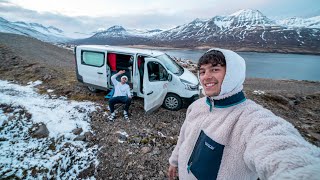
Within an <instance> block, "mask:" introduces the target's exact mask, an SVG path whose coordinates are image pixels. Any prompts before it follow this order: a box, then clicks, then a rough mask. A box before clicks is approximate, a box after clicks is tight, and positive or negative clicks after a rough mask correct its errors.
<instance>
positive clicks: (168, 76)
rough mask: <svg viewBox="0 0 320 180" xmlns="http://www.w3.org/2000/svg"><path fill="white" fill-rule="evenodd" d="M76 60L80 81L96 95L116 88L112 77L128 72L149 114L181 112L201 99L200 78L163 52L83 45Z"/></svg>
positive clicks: (136, 94) (78, 48)
mask: <svg viewBox="0 0 320 180" xmlns="http://www.w3.org/2000/svg"><path fill="white" fill-rule="evenodd" d="M75 58H76V73H77V79H78V80H79V81H80V82H82V83H84V84H85V85H87V86H88V89H89V90H90V91H93V92H95V91H96V90H97V89H100V90H106V91H107V90H109V89H112V88H113V85H112V83H111V79H110V78H111V76H112V75H113V74H115V73H117V72H118V71H119V70H126V73H125V75H126V76H127V77H128V84H129V85H130V87H131V88H132V93H133V95H134V96H138V97H142V98H144V109H145V111H146V112H151V111H152V110H155V109H157V108H158V107H160V106H161V105H163V106H164V107H165V108H167V109H170V110H178V109H180V108H181V107H182V106H183V105H184V103H191V102H193V101H194V100H196V99H197V98H199V81H198V79H197V77H196V76H195V75H194V74H192V73H191V72H190V71H189V70H187V69H185V68H183V67H181V66H180V65H178V64H177V63H176V62H175V61H174V60H172V59H171V58H170V56H168V55H167V54H165V53H163V52H160V51H154V50H146V49H136V48H125V47H118V46H103V45H80V46H77V47H75ZM119 78H120V77H119Z"/></svg>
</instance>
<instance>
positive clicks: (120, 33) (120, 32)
mask: <svg viewBox="0 0 320 180" xmlns="http://www.w3.org/2000/svg"><path fill="white" fill-rule="evenodd" d="M161 32H162V30H160V29H154V30H142V29H125V28H123V27H122V26H118V25H116V26H112V27H110V28H108V29H107V30H100V32H97V33H96V34H95V35H93V36H92V37H93V38H107V37H113V38H115V37H151V36H154V35H156V34H159V33H161Z"/></svg>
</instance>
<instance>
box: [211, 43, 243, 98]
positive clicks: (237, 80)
mask: <svg viewBox="0 0 320 180" xmlns="http://www.w3.org/2000/svg"><path fill="white" fill-rule="evenodd" d="M211 50H217V51H220V52H222V54H223V55H224V57H225V59H226V75H225V76H224V79H223V82H222V85H221V91H220V94H219V95H218V96H215V97H213V99H215V100H218V99H224V98H226V97H229V96H232V95H234V94H236V93H238V92H240V91H242V89H243V83H244V80H245V78H246V63H245V61H244V59H243V58H242V57H241V56H239V55H238V54H237V53H235V52H233V51H231V50H227V49H220V48H212V49H209V50H208V51H211ZM208 51H207V52H208Z"/></svg>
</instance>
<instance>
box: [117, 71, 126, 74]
mask: <svg viewBox="0 0 320 180" xmlns="http://www.w3.org/2000/svg"><path fill="white" fill-rule="evenodd" d="M125 72H126V70H121V71H119V72H118V74H119V75H120V74H123V73H125Z"/></svg>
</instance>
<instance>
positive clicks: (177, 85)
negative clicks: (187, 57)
mask: <svg viewBox="0 0 320 180" xmlns="http://www.w3.org/2000/svg"><path fill="white" fill-rule="evenodd" d="M183 69H184V72H183V74H182V75H181V76H176V75H173V76H172V77H173V78H172V81H171V82H170V83H169V86H168V92H171V93H174V94H177V95H179V96H180V97H182V98H190V97H192V96H194V95H195V94H198V92H197V91H198V90H195V91H191V90H187V89H186V86H185V84H184V83H182V82H181V80H184V81H186V82H190V83H191V84H193V85H198V84H199V82H198V78H197V77H196V76H195V75H194V74H192V72H190V71H189V70H188V69H186V68H183Z"/></svg>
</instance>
